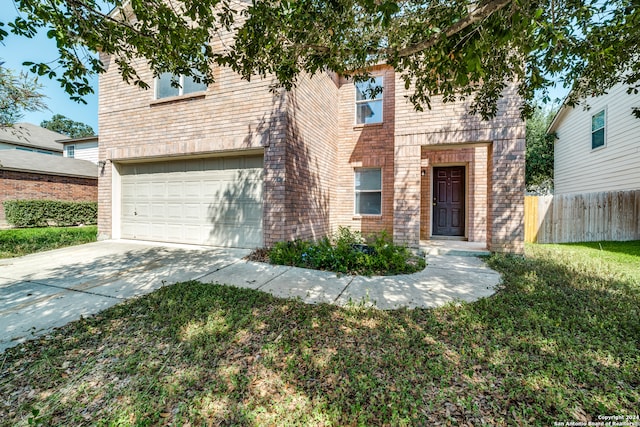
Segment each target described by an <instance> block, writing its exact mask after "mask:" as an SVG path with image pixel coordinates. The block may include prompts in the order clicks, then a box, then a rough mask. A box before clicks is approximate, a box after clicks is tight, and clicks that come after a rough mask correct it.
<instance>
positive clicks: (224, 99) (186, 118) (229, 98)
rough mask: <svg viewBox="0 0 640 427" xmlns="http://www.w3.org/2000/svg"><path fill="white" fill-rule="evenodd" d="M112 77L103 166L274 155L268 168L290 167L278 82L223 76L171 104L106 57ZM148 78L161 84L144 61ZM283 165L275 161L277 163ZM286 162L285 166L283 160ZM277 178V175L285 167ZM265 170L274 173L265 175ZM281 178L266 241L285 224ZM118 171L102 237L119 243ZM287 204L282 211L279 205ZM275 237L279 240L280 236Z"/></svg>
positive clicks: (106, 174) (104, 196)
mask: <svg viewBox="0 0 640 427" xmlns="http://www.w3.org/2000/svg"><path fill="white" fill-rule="evenodd" d="M101 60H102V61H103V62H104V64H105V66H106V69H107V71H106V73H104V74H101V75H100V80H99V91H100V98H99V108H98V124H99V127H100V147H99V158H100V159H101V160H110V161H112V162H113V163H116V164H117V163H118V162H119V161H121V160H134V159H157V160H161V159H170V158H174V157H179V156H183V155H191V156H206V155H212V154H221V153H229V154H234V155H238V154H242V152H243V151H246V152H247V153H255V152H256V151H259V150H264V149H265V147H269V148H268V149H267V151H266V153H265V164H268V165H270V166H274V162H275V163H276V164H277V162H278V161H284V156H283V155H282V153H280V151H279V150H282V149H283V146H282V141H283V139H282V138H284V135H285V132H286V127H285V126H283V123H284V122H283V120H282V115H283V111H282V95H281V94H277V93H272V92H271V91H270V90H269V87H270V85H271V84H272V83H273V80H272V79H265V80H262V79H259V78H258V79H255V80H252V81H251V82H247V81H246V80H242V79H241V78H240V77H239V76H238V75H237V74H235V73H233V72H232V71H231V70H229V69H224V68H217V69H216V70H215V76H216V82H215V83H214V84H212V85H210V86H209V87H208V89H207V91H206V92H205V93H204V94H199V95H197V96H189V95H187V96H183V97H176V98H171V99H162V100H155V99H154V91H153V89H150V90H146V91H145V90H141V89H138V88H136V87H134V86H131V85H128V84H126V83H124V82H123V81H122V78H121V76H120V74H119V73H118V70H117V66H116V65H115V64H114V63H113V61H112V59H111V58H110V57H108V56H105V55H102V56H101ZM136 68H137V69H139V70H140V74H141V76H142V78H144V79H145V80H146V81H147V82H151V83H152V82H153V78H152V75H151V73H150V72H149V71H145V70H146V66H145V64H144V62H143V61H139V62H138V63H137V64H136ZM274 159H275V160H274ZM278 159H279V160H278ZM275 166H276V170H277V165H275ZM265 170H268V169H267V168H265ZM278 178H282V177H278V176H277V172H274V173H267V174H266V176H265V179H266V180H268V181H269V183H268V184H265V190H268V191H269V192H270V194H271V196H272V197H273V198H272V199H269V200H266V201H265V202H269V201H271V202H273V203H276V205H277V206H274V207H273V208H271V207H269V206H267V207H266V209H265V213H270V215H265V218H268V219H269V220H273V221H274V224H276V225H271V224H265V226H264V229H265V232H266V233H270V232H274V233H277V230H274V229H276V228H278V227H279V225H280V224H281V221H282V218H278V217H277V211H278V210H282V209H283V203H284V202H283V199H282V198H280V199H279V197H280V196H279V195H278V194H274V193H277V192H279V191H280V192H282V191H283V187H282V185H278V183H276V182H274V183H271V182H270V181H271V180H276V179H278ZM112 179H113V176H112V168H111V166H109V165H107V167H105V168H104V171H103V172H102V173H101V174H100V177H99V190H98V198H99V201H100V203H99V205H100V206H99V220H98V233H99V237H100V238H101V239H104V238H110V237H112V220H113V219H112V209H113V206H112V202H111V198H112V190H113V189H112ZM278 204H279V205H278ZM274 237H275V235H274Z"/></svg>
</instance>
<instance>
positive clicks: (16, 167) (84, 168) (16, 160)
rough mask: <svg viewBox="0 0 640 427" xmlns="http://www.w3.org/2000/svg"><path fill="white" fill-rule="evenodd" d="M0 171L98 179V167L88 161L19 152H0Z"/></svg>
mask: <svg viewBox="0 0 640 427" xmlns="http://www.w3.org/2000/svg"><path fill="white" fill-rule="evenodd" d="M0 170H9V171H18V172H30V173H41V174H45V175H60V176H74V177H81V178H98V167H97V166H96V164H95V163H93V162H90V161H88V160H80V159H70V158H68V157H61V156H54V155H51V154H42V153H34V152H30V151H20V150H0Z"/></svg>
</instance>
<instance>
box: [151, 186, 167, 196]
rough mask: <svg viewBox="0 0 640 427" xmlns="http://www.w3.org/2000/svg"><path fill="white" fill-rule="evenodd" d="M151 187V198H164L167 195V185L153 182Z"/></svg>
mask: <svg viewBox="0 0 640 427" xmlns="http://www.w3.org/2000/svg"><path fill="white" fill-rule="evenodd" d="M150 186H151V198H152V199H156V198H158V197H165V196H166V194H167V184H166V183H164V182H153V183H150Z"/></svg>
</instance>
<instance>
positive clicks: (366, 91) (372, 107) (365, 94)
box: [355, 77, 383, 125]
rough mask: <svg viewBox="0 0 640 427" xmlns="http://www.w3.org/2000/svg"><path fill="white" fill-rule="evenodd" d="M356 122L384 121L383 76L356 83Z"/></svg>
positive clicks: (363, 123)
mask: <svg viewBox="0 0 640 427" xmlns="http://www.w3.org/2000/svg"><path fill="white" fill-rule="evenodd" d="M355 85H356V124H358V125H366V124H371V123H382V89H383V79H382V77H375V78H374V79H373V81H371V80H367V81H366V82H360V83H356V84H355Z"/></svg>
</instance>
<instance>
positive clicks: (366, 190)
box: [355, 168, 382, 215]
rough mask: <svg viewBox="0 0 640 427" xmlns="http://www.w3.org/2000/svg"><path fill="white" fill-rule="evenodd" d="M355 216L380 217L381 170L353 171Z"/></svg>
mask: <svg viewBox="0 0 640 427" xmlns="http://www.w3.org/2000/svg"><path fill="white" fill-rule="evenodd" d="M355 214H356V215H382V169H380V168H367V169H356V170H355Z"/></svg>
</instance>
